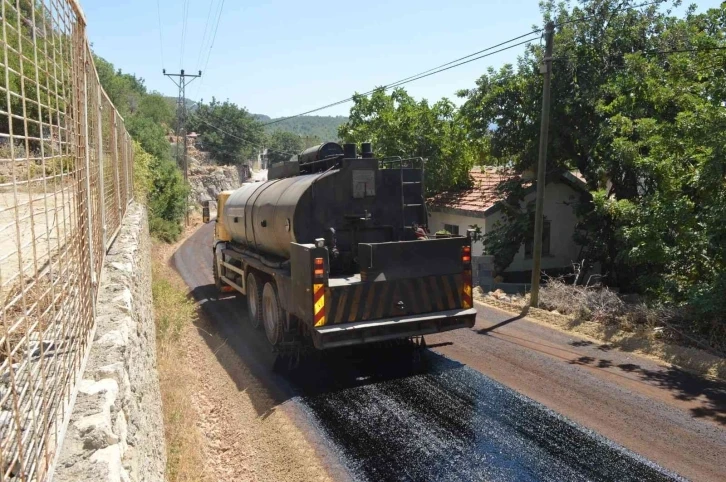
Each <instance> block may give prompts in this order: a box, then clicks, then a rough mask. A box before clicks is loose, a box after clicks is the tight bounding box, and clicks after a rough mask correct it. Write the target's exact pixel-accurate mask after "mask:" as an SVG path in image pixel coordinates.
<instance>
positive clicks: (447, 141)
mask: <svg viewBox="0 0 726 482" xmlns="http://www.w3.org/2000/svg"><path fill="white" fill-rule="evenodd" d="M353 102H354V104H353V107H352V108H351V110H350V116H349V119H348V122H346V123H345V124H343V125H341V126H340V128H339V130H338V134H339V137H340V138H341V140H342V141H343V142H351V143H356V144H360V143H362V142H371V143H373V149H374V150H375V152H376V155H377V156H378V157H393V156H401V157H404V158H405V157H423V158H425V159H427V164H426V188H427V191H428V192H429V193H436V192H438V191H441V190H444V189H449V188H453V187H460V186H465V185H467V184H468V183H469V182H470V178H469V170H470V169H471V167H472V166H473V164H474V159H475V155H476V154H475V152H476V151H475V143H472V142H470V140H469V139H468V137H467V131H466V129H465V128H464V127H465V126H464V123H463V122H462V119H461V117H460V116H459V115H458V111H457V109H456V107H455V106H454V104H453V103H452V102H451V101H449V100H448V99H441V100H440V101H438V102H436V103H435V104H433V105H429V103H428V101H426V100H425V99H424V100H421V101H416V100H415V99H413V98H412V97H411V96H410V95H408V93H406V91H405V90H404V89H402V88H397V89H395V90H393V91H392V92H391V93H390V95H389V94H386V92H385V91H384V90H383V89H379V90H377V91H375V92H374V93H373V94H372V95H370V96H365V95H360V94H356V95H354V96H353Z"/></svg>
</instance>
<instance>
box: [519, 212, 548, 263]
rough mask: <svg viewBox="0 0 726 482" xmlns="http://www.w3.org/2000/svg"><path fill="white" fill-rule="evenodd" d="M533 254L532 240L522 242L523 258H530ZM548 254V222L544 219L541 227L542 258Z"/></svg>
mask: <svg viewBox="0 0 726 482" xmlns="http://www.w3.org/2000/svg"><path fill="white" fill-rule="evenodd" d="M533 252H534V246H533V245H532V239H531V238H530V239H528V240H526V241H525V242H524V257H525V258H531V257H532V253H533ZM549 254H550V221H547V220H546V219H545V221H544V224H543V226H542V256H548V255H549Z"/></svg>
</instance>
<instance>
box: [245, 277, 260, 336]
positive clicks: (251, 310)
mask: <svg viewBox="0 0 726 482" xmlns="http://www.w3.org/2000/svg"><path fill="white" fill-rule="evenodd" d="M261 285H262V283H261V282H260V278H259V277H258V276H257V275H256V274H255V273H253V272H250V273H248V274H247V286H246V290H245V291H246V292H247V314H248V316H249V318H250V324H251V325H252V328H255V329H257V328H259V327H260V323H261V322H262V309H261V308H262V286H261Z"/></svg>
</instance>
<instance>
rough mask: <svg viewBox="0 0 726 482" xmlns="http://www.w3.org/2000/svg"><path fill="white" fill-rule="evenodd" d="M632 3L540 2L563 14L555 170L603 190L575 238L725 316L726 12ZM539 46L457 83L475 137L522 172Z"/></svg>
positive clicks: (649, 281) (529, 152) (534, 138)
mask: <svg viewBox="0 0 726 482" xmlns="http://www.w3.org/2000/svg"><path fill="white" fill-rule="evenodd" d="M635 5H636V2H632V1H627V2H624V3H623V2H616V1H611V0H597V1H593V2H587V3H585V4H582V5H581V6H575V7H571V4H570V3H558V4H555V3H554V2H552V1H550V2H547V3H545V4H543V7H542V8H543V16H544V20H545V21H546V20H549V19H553V20H555V22H556V23H557V24H558V25H560V27H558V29H557V31H556V34H555V55H554V58H555V60H554V67H553V74H552V110H551V120H550V133H549V135H550V143H549V146H548V166H547V170H548V173H550V174H551V173H553V172H556V171H557V170H558V169H578V170H579V171H580V172H582V174H583V175H584V176H585V178H586V180H587V183H588V185H589V187H590V189H591V191H592V194H591V196H589V197H586V198H584V199H583V200H582V202H580V203H579V205H578V206H576V209H577V210H578V213H579V214H580V219H581V222H580V225H579V229H578V232H577V234H576V239H577V240H578V242H580V243H581V244H583V245H586V246H587V247H588V248H589V249H590V252H591V256H594V257H595V259H596V260H598V261H601V262H602V263H603V265H604V269H605V271H606V272H607V273H608V280H609V281H610V282H611V283H617V284H619V285H620V287H621V288H622V289H624V290H628V289H631V290H632V289H635V290H639V291H641V292H646V293H650V294H652V295H653V296H654V297H657V298H658V299H660V300H670V301H672V302H674V303H686V302H688V303H690V304H691V305H692V306H694V307H699V308H698V309H699V310H700V312H701V313H702V314H708V313H710V314H711V315H708V316H715V315H713V314H714V313H717V310H718V309H720V310H722V311H721V312H723V308H724V301H723V296H721V295H718V294H717V293H719V291H718V290H721V291H720V293H722V292H723V291H722V290H723V286H724V284H726V281H725V280H724V275H723V274H722V273H724V271H725V270H724V268H725V267H726V266H725V265H724V262H725V261H724V260H725V259H726V256H725V254H724V249H726V243H724V239H725V238H724V227H723V223H722V222H718V221H717V219H723V218H722V216H723V215H724V212H726V211H725V208H724V198H725V197H726V195H725V194H724V192H725V191H726V184H725V182H726V181H725V177H724V175H725V173H726V166H725V165H724V159H725V158H724V146H726V139H725V138H724V129H723V127H724V123H725V122H726V119H724V116H725V115H726V109H724V108H723V107H722V106H723V104H724V101H726V95H725V94H726V79H725V78H724V74H723V70H721V69H720V67H719V68H715V66H722V65H724V61H725V60H726V57H725V56H724V53H723V50H711V49H714V48H723V47H724V46H726V40H725V39H724V32H726V28H725V27H726V11H725V10H724V7H721V8H718V9H712V10H709V11H708V12H706V13H704V14H700V15H696V14H694V13H693V10H692V9H689V10H688V11H687V13H686V15H685V17H684V18H676V17H673V16H671V15H670V13H669V12H668V11H662V10H659V8H658V7H657V6H647V7H644V8H632V7H634V6H635ZM541 55H542V47H541V46H539V45H533V46H531V47H530V48H529V49H528V50H527V52H526V53H525V54H524V55H523V56H522V57H521V58H520V59H519V60H518V62H517V65H516V67H514V66H511V65H509V66H505V67H503V68H502V69H500V70H498V71H495V70H492V69H490V70H489V71H488V72H487V73H486V74H485V75H483V76H482V77H481V78H480V79H479V80H478V81H477V86H476V88H474V89H471V90H469V91H464V92H461V93H460V95H461V96H463V97H464V98H465V99H466V101H465V103H464V105H463V106H462V114H463V116H464V117H465V119H466V123H467V125H468V126H469V128H470V130H471V133H472V135H473V136H485V137H487V138H488V141H487V142H488V148H487V149H488V153H487V154H486V155H487V157H488V159H489V160H490V161H491V162H495V163H498V164H500V165H506V166H510V167H512V168H513V169H515V172H522V171H523V170H524V169H526V168H529V167H531V166H533V165H534V163H535V162H536V152H537V145H538V142H539V108H540V105H541V104H540V98H541V86H542V80H541V78H542V77H541V75H540V74H539V63H540V60H541ZM492 125H493V126H494V127H493V128H492ZM520 186H521V183H520ZM516 188H517V187H516V186H509V190H508V194H510V195H512V196H514V198H516V197H517V190H516ZM505 197H506V198H507V199H508V201H507V202H508V203H509V204H510V205H517V203H514V202H512V200H511V199H510V196H508V195H505ZM520 199H521V198H520ZM522 213H523V210H522V208H520V214H522ZM719 216H721V218H719ZM520 219H521V218H520V216H519V215H517V216H513V217H511V219H509V223H508V224H509V225H510V226H509V227H510V228H511V229H512V230H513V231H516V232H522V231H523V230H525V229H527V228H526V226H525V225H523V224H522V223H520V222H519V220H520ZM517 225H518V226H517ZM502 232H504V231H502ZM510 235H511V233H510ZM502 249H503V248H502Z"/></svg>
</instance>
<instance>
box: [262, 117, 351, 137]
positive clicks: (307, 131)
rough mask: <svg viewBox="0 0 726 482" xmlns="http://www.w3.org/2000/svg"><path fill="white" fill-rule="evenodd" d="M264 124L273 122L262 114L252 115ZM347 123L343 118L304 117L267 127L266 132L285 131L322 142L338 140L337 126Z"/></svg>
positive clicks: (345, 118) (346, 119)
mask: <svg viewBox="0 0 726 482" xmlns="http://www.w3.org/2000/svg"><path fill="white" fill-rule="evenodd" d="M252 115H253V116H254V117H255V119H257V120H258V121H260V122H262V123H265V122H270V121H272V120H275V119H273V118H271V117H269V116H266V115H264V114H252ZM347 121H348V118H347V117H345V116H334V117H333V116H321V115H306V116H301V117H295V118H294V119H289V120H286V121H282V122H280V123H278V124H273V125H271V126H267V127H266V128H265V129H266V130H267V132H275V131H286V132H292V133H294V134H298V135H300V136H316V137H318V138H319V139H321V140H323V141H337V140H338V126H340V125H341V124H343V123H345V122H347Z"/></svg>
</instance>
